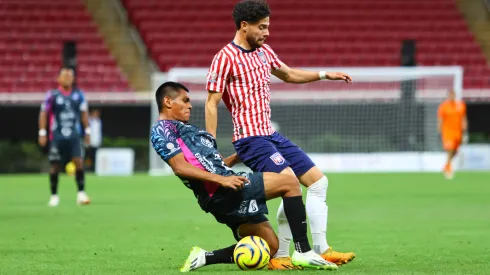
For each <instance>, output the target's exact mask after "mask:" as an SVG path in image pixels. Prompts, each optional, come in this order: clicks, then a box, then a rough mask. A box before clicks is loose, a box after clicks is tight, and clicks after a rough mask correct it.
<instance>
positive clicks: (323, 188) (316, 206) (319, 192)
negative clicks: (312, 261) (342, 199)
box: [306, 176, 329, 254]
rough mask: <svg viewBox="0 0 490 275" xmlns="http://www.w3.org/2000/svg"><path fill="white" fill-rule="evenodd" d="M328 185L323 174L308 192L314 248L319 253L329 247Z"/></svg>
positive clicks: (307, 201)
mask: <svg viewBox="0 0 490 275" xmlns="http://www.w3.org/2000/svg"><path fill="white" fill-rule="evenodd" d="M327 187H328V179H327V177H325V176H323V177H322V178H321V179H320V180H318V181H317V182H315V183H314V184H312V185H311V186H310V187H308V191H307V193H306V194H307V196H306V214H307V215H308V220H309V222H310V230H311V238H312V240H313V250H314V251H315V252H316V253H318V254H321V253H323V252H325V251H326V250H327V249H328V248H329V246H328V243H327V218H328V206H327Z"/></svg>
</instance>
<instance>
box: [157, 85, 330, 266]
mask: <svg viewBox="0 0 490 275" xmlns="http://www.w3.org/2000/svg"><path fill="white" fill-rule="evenodd" d="M155 97H156V102H157V105H158V110H159V113H160V114H159V120H158V121H157V122H155V123H154V124H153V126H152V128H151V138H150V139H151V143H152V145H153V148H154V149H155V151H156V152H157V153H158V155H160V157H161V158H162V159H163V160H164V161H165V162H166V163H167V164H168V165H169V166H170V167H171V168H172V170H173V171H174V173H175V174H176V175H177V176H178V177H179V178H180V179H181V180H182V182H183V183H184V185H185V186H186V187H187V188H189V189H191V190H192V191H193V193H194V196H195V197H196V199H197V203H198V204H199V206H200V207H201V209H202V210H203V211H205V212H208V213H211V214H212V215H213V216H214V217H215V218H216V220H217V221H218V222H219V223H222V224H226V225H227V226H228V227H229V228H230V229H231V230H232V232H233V235H234V237H235V239H236V240H240V238H241V237H244V236H251V235H254V236H259V237H262V238H263V239H264V240H265V241H266V242H267V243H268V244H269V246H270V249H271V254H272V255H274V254H275V253H276V251H277V247H278V241H277V236H276V235H275V233H274V231H273V229H272V227H271V225H270V223H269V222H268V220H267V218H266V217H265V214H267V213H268V210H267V204H266V200H270V199H273V198H277V197H282V198H283V201H284V210H285V212H286V217H287V219H288V221H289V225H290V226H291V232H292V235H293V240H294V243H295V249H296V251H295V252H294V253H293V255H292V264H293V265H295V266H299V267H303V268H314V269H337V265H335V264H333V263H330V262H328V261H326V260H324V259H323V258H322V257H321V256H320V255H318V254H316V253H315V252H314V251H313V250H311V247H310V244H309V242H308V238H307V224H306V211H305V206H304V204H303V200H302V197H301V189H300V185H299V182H298V180H297V179H296V177H294V176H292V175H281V174H276V173H250V174H246V173H236V172H234V171H233V170H232V169H231V168H230V166H232V165H233V164H234V163H235V162H236V161H237V158H236V154H235V155H233V156H231V157H228V158H226V159H223V158H222V157H221V155H220V153H219V152H218V150H217V145H216V140H215V139H214V137H213V136H212V135H211V134H209V133H208V132H206V131H205V130H201V129H199V128H198V127H196V126H193V125H190V124H187V122H188V121H189V119H190V116H191V109H192V105H191V103H190V98H189V90H188V89H187V88H186V87H184V86H183V85H181V84H179V83H175V82H166V83H164V84H162V85H161V86H160V87H159V88H158V89H157V91H156V94H155ZM234 247H235V245H232V246H230V247H227V248H224V249H220V250H216V251H213V252H207V251H205V250H203V249H201V248H198V247H194V248H193V249H192V251H191V254H190V255H189V257H188V259H187V261H186V263H185V264H184V266H183V267H182V269H181V271H183V272H187V271H191V270H195V269H197V268H199V267H202V266H205V265H209V264H216V263H233V250H234Z"/></svg>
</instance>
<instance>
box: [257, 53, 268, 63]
mask: <svg viewBox="0 0 490 275" xmlns="http://www.w3.org/2000/svg"><path fill="white" fill-rule="evenodd" d="M258 55H259V58H260V61H262V63H264V64H265V63H267V58H265V54H264V52H258Z"/></svg>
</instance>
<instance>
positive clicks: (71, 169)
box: [65, 161, 76, 176]
mask: <svg viewBox="0 0 490 275" xmlns="http://www.w3.org/2000/svg"><path fill="white" fill-rule="evenodd" d="M75 170H76V166H75V163H73V161H70V162H68V163H67V164H66V166H65V172H66V174H67V175H70V176H73V175H75Z"/></svg>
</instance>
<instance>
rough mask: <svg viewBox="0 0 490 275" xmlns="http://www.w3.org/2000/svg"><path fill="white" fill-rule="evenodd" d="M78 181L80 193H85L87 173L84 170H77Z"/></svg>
mask: <svg viewBox="0 0 490 275" xmlns="http://www.w3.org/2000/svg"><path fill="white" fill-rule="evenodd" d="M75 177H76V180H77V186H78V191H79V192H80V191H84V190H85V173H84V172H83V170H77V174H76V176H75Z"/></svg>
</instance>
